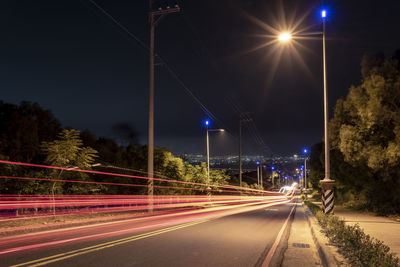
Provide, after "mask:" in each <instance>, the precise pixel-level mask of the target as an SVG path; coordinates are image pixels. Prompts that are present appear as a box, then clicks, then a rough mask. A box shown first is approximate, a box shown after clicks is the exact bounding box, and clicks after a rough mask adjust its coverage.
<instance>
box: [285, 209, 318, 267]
mask: <svg viewBox="0 0 400 267" xmlns="http://www.w3.org/2000/svg"><path fill="white" fill-rule="evenodd" d="M281 266H283V267H292V266H322V264H321V261H320V259H319V256H318V251H317V248H316V246H315V243H314V240H313V237H312V235H311V229H310V226H309V224H308V222H307V218H306V215H305V207H304V205H302V204H301V203H297V206H296V213H295V214H294V218H293V222H292V225H291V227H290V234H289V239H288V244H287V249H286V251H285V253H284V255H283V262H282V265H281Z"/></svg>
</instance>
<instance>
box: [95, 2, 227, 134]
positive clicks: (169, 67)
mask: <svg viewBox="0 0 400 267" xmlns="http://www.w3.org/2000/svg"><path fill="white" fill-rule="evenodd" d="M88 1H89V2H90V3H92V4H93V6H95V7H96V8H97V9H98V10H99V11H100V12H102V13H103V14H104V15H106V16H107V17H108V18H109V19H110V20H111V21H112V22H113V23H115V24H116V25H117V26H118V27H120V28H121V29H122V30H123V31H124V32H125V33H126V34H128V35H129V36H130V37H132V38H133V39H134V40H135V41H136V42H138V43H139V44H140V46H142V48H144V49H145V50H146V51H147V52H149V51H150V48H149V46H147V45H146V44H145V43H144V42H143V41H142V40H140V39H139V38H138V37H137V36H136V35H134V34H133V33H132V32H131V31H130V30H129V29H127V28H126V27H125V26H124V25H122V24H121V23H120V22H118V20H117V19H115V18H114V17H113V16H112V15H111V14H110V13H108V12H107V11H106V10H105V9H104V8H102V7H101V6H100V5H99V4H97V3H96V2H95V1H94V0H88ZM155 56H156V57H157V58H158V59H159V60H160V61H161V63H162V64H163V66H164V67H165V68H166V69H167V71H168V72H169V73H170V74H171V75H172V77H173V78H174V79H175V80H176V81H177V82H178V83H179V84H180V85H181V86H182V87H183V88H184V89H185V91H186V92H187V93H188V94H189V95H190V96H191V97H192V98H193V100H194V101H195V102H196V103H197V104H199V105H200V108H201V109H202V110H203V112H204V113H205V114H206V115H207V116H208V117H209V118H210V119H213V120H215V121H217V122H218V123H219V124H220V125H221V126H222V125H223V123H222V121H221V120H219V119H218V118H217V117H216V116H215V115H214V114H213V113H212V112H211V111H210V110H209V109H208V108H207V107H206V105H204V104H203V103H202V102H201V100H200V99H199V98H198V97H197V96H196V95H195V94H194V93H193V92H192V90H190V89H189V87H188V86H187V85H186V84H185V83H184V82H183V80H182V79H181V78H180V77H179V75H178V74H177V73H176V72H175V71H174V70H173V69H172V67H171V66H170V65H169V64H168V63H167V61H166V60H165V59H164V58H162V57H161V56H160V55H159V54H158V53H155Z"/></svg>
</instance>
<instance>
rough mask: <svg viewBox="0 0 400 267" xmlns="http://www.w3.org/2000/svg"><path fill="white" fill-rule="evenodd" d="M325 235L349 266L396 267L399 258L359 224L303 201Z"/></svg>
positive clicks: (399, 263)
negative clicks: (366, 232) (347, 223)
mask: <svg viewBox="0 0 400 267" xmlns="http://www.w3.org/2000/svg"><path fill="white" fill-rule="evenodd" d="M305 203H306V204H307V206H308V207H309V208H310V209H311V210H312V212H313V213H314V215H315V217H316V218H317V220H318V222H319V224H320V225H321V227H322V229H323V231H324V233H325V235H326V236H327V237H328V238H329V240H330V241H331V242H332V243H334V244H335V245H336V246H337V247H338V248H339V252H340V253H341V254H342V255H343V256H344V257H345V258H346V259H347V261H348V263H349V264H350V265H351V266H357V267H358V266H371V267H372V266H381V267H398V266H400V260H399V258H397V257H396V256H394V255H393V254H392V253H390V248H389V247H388V246H386V245H385V244H383V242H382V241H380V240H378V239H375V238H373V237H370V236H369V235H367V234H365V233H364V231H363V230H362V229H361V228H360V226H359V225H357V224H356V225H354V226H352V225H346V224H345V222H344V221H343V220H341V219H340V218H339V217H338V216H335V215H325V214H324V213H323V212H322V211H321V209H320V208H319V207H318V206H317V205H315V204H312V203H311V202H309V201H305Z"/></svg>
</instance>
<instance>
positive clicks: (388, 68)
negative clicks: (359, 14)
mask: <svg viewBox="0 0 400 267" xmlns="http://www.w3.org/2000/svg"><path fill="white" fill-rule="evenodd" d="M399 60H400V50H399V51H397V52H395V54H394V55H393V56H390V57H386V58H385V57H384V56H383V54H377V55H373V56H365V57H364V58H363V60H362V63H361V73H362V80H361V82H360V83H359V84H358V85H356V86H351V87H350V89H349V92H348V94H347V96H346V97H345V98H343V99H339V100H338V101H337V102H336V106H335V110H334V114H333V118H332V119H331V120H330V122H329V130H330V134H329V140H330V144H331V178H332V179H334V180H335V181H336V184H335V192H336V200H335V201H336V203H338V204H343V205H344V206H348V207H351V208H355V209H360V210H368V211H372V212H375V213H377V214H379V215H390V214H400V64H399ZM323 145H324V144H323V143H319V144H315V145H314V146H313V147H312V150H311V155H310V169H311V171H310V183H312V186H313V187H314V188H320V183H319V180H321V179H322V178H323V177H324V167H323V166H324V164H323V162H324V152H323Z"/></svg>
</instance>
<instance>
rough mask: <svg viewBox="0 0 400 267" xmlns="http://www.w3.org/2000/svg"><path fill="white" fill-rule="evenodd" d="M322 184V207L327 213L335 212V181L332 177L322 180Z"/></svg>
mask: <svg viewBox="0 0 400 267" xmlns="http://www.w3.org/2000/svg"><path fill="white" fill-rule="evenodd" d="M320 183H321V186H322V209H323V212H324V213H325V214H333V208H334V207H335V205H334V200H335V196H334V187H335V181H334V180H330V179H323V180H320Z"/></svg>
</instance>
